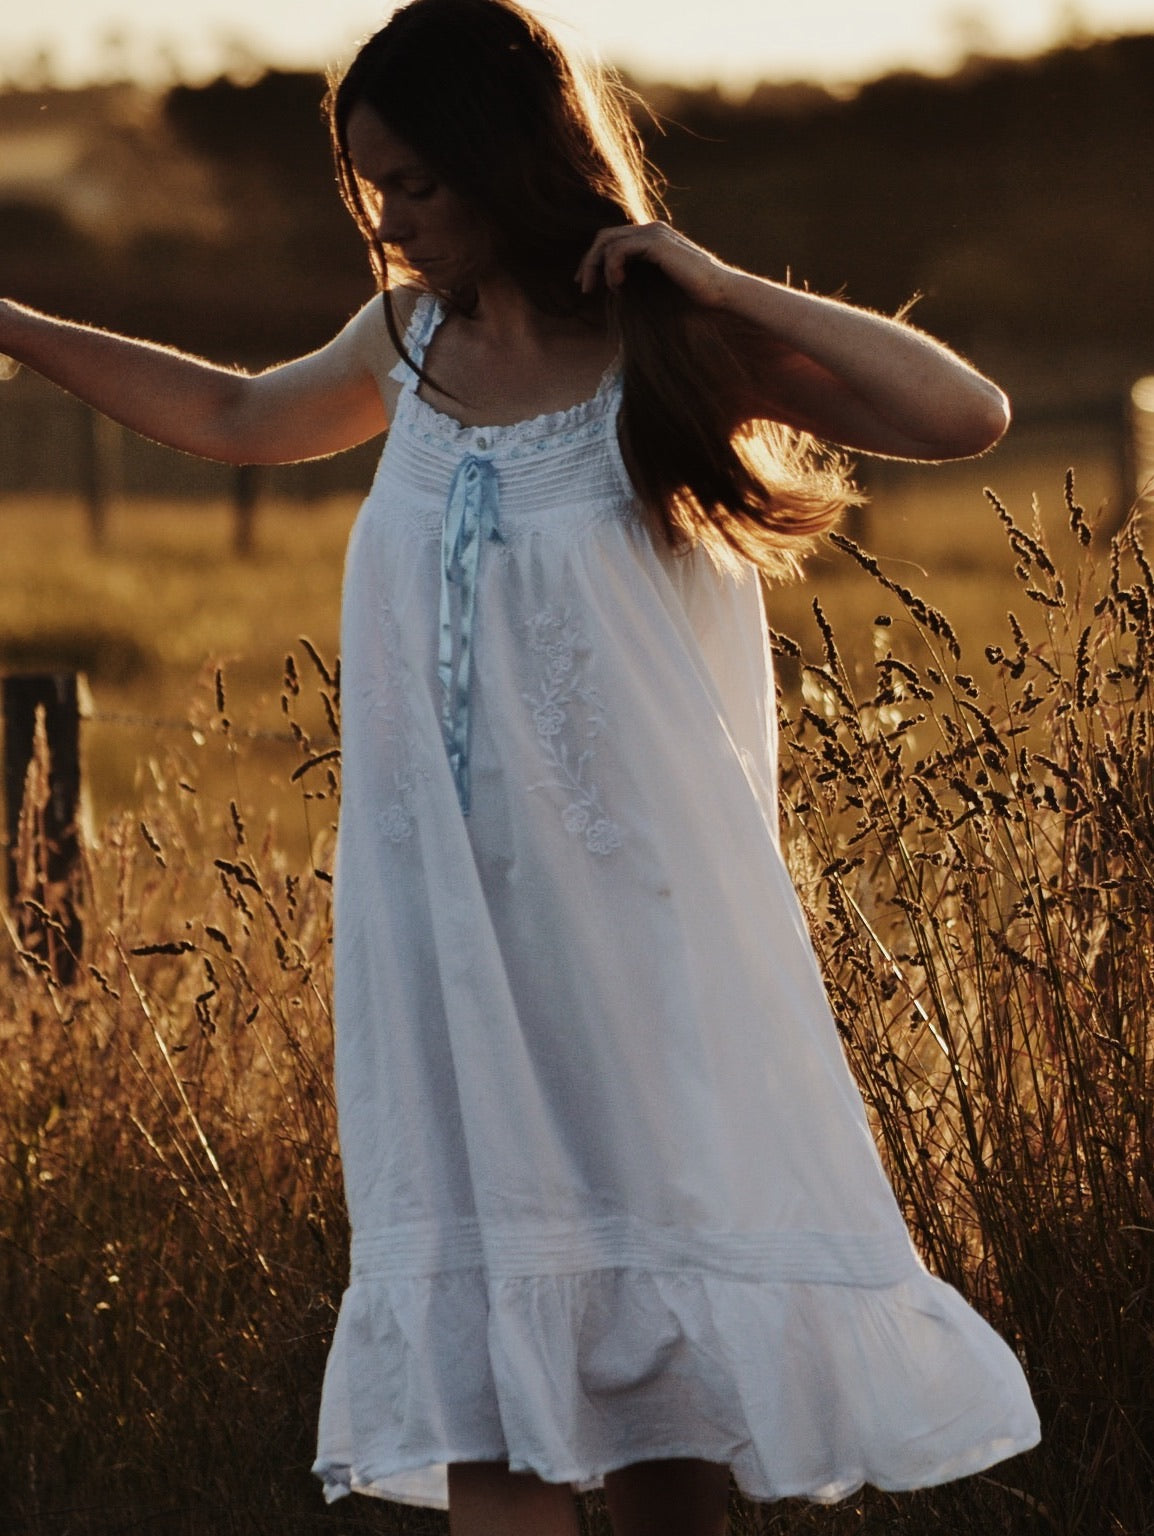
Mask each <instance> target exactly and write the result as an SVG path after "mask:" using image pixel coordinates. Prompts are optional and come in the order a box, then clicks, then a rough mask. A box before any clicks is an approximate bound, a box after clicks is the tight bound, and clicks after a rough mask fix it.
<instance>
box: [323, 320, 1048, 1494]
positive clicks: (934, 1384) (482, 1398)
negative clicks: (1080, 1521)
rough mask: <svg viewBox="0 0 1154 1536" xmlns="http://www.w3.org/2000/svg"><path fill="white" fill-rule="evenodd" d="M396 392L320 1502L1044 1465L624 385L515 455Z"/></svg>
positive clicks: (354, 936) (1027, 1410) (715, 593)
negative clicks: (968, 1300)
mask: <svg viewBox="0 0 1154 1536" xmlns="http://www.w3.org/2000/svg"><path fill="white" fill-rule="evenodd" d="M440 313H441V311H440V308H439V306H438V305H437V304H436V302H435V301H434V300H432V299H431V298H423V299H421V300H420V301H419V302H418V305H417V309H416V312H415V314H414V317H413V323H412V325H411V326H410V330H409V337H408V350H409V352H410V355H412V356H413V357H414V358H415V359H416V360H418V361H419V360H420V359H421V357H422V356H423V353H424V348H425V346H426V345H427V342H428V339H429V336H430V335H431V333H432V330H433V329H434V328H435V325H436V323H437V321H438V319H439V317H440ZM396 377H398V378H399V379H400V380H401V381H402V383H403V388H402V392H401V398H400V402H399V405H398V408H397V411H396V415H395V421H394V423H393V426H392V429H391V431H390V433H389V438H388V442H387V445H386V447H385V450H384V453H383V455H382V458H381V463H380V468H379V470H378V472H377V476H376V479H375V481H374V484H373V487H372V490H371V491H370V493H369V496H368V498H367V500H366V502H365V505H364V507H363V509H362V511H361V513H360V516H359V518H358V520H357V523H356V526H355V528H354V530H353V534H352V538H351V542H350V545H349V552H348V561H347V567H346V573H345V589H344V617H343V632H342V657H343V668H344V684H343V689H342V693H343V717H344V718H343V759H344V761H343V798H342V809H341V826H340V840H339V849H338V855H337V866H336V871H337V872H336V940H335V942H336V1000H335V1001H336V1034H337V1042H336V1048H337V1056H336V1082H337V1096H338V1107H339V1115H340V1134H341V1151H342V1157H343V1162H344V1172H345V1182H346V1190H347V1197H348V1206H349V1213H350V1217H351V1221H352V1228H353V1241H352V1272H351V1280H350V1284H349V1288H348V1290H347V1291H346V1293H345V1296H344V1299H343V1302H342V1305H341V1310H340V1317H339V1321H338V1324H337V1328H336V1334H335V1337H334V1340H333V1345H332V1351H331V1355H330V1358H329V1363H328V1368H327V1371H326V1375H325V1384H324V1398H323V1405H322V1409H321V1425H320V1445H319V1453H318V1459H317V1463H316V1469H315V1470H316V1471H317V1472H318V1474H319V1475H320V1476H321V1477H322V1478H323V1479H324V1483H325V1490H326V1493H327V1495H328V1496H329V1497H330V1498H336V1497H339V1496H340V1495H341V1494H342V1493H345V1492H347V1491H348V1490H350V1489H355V1490H359V1491H362V1492H367V1493H375V1494H380V1495H383V1496H385V1497H387V1498H393V1499H399V1500H403V1501H407V1502H412V1503H419V1504H428V1505H440V1506H443V1505H444V1504H445V1502H446V1474H445V1465H446V1463H447V1462H451V1461H459V1460H469V1461H483V1460H502V1461H508V1462H509V1463H510V1464H511V1466H512V1467H513V1468H514V1469H515V1470H517V1469H528V1470H532V1471H534V1472H536V1473H538V1474H539V1475H540V1476H541V1477H543V1478H546V1479H548V1480H550V1481H555V1482H570V1483H574V1484H578V1485H589V1484H593V1483H595V1482H596V1481H597V1480H598V1478H599V1477H600V1476H602V1475H603V1474H604V1473H605V1472H607V1471H610V1470H612V1469H614V1468H616V1467H620V1466H623V1465H626V1464H628V1463H630V1462H634V1461H642V1460H649V1459H652V1458H658V1457H677V1456H695V1457H703V1458H706V1459H710V1460H714V1461H719V1462H726V1463H729V1464H730V1465H731V1466H732V1468H733V1472H734V1474H735V1476H736V1479H737V1482H738V1484H739V1486H740V1487H741V1489H742V1490H743V1491H744V1492H745V1493H746V1494H747V1495H750V1496H753V1497H755V1498H762V1499H768V1498H777V1497H780V1496H784V1495H797V1494H800V1495H806V1496H809V1497H811V1498H815V1499H821V1500H831V1499H836V1498H838V1497H840V1496H842V1495H845V1494H847V1493H849V1492H851V1491H852V1490H853V1489H855V1488H857V1487H858V1486H859V1485H861V1484H862V1483H863V1482H870V1483H873V1484H875V1485H877V1486H878V1487H881V1488H891V1489H893V1488H910V1487H919V1486H924V1485H928V1484H932V1483H937V1482H941V1481H944V1480H946V1479H949V1478H954V1477H959V1476H962V1475H963V1474H966V1473H970V1472H974V1471H976V1470H978V1469H979V1468H982V1467H985V1466H987V1465H989V1464H990V1463H992V1462H994V1461H997V1460H999V1459H1001V1458H1003V1457H1006V1456H1009V1455H1012V1454H1014V1453H1015V1452H1017V1451H1021V1450H1024V1449H1025V1448H1027V1447H1028V1446H1030V1445H1032V1444H1034V1443H1035V1442H1036V1440H1037V1438H1038V1421H1037V1417H1036V1415H1035V1412H1034V1408H1033V1405H1032V1403H1031V1400H1030V1396H1029V1392H1028V1390H1027V1387H1026V1384H1025V1381H1024V1379H1023V1376H1022V1372H1021V1370H1020V1368H1019V1365H1018V1362H1017V1360H1016V1359H1015V1357H1014V1355H1013V1354H1012V1353H1011V1351H1010V1350H1009V1349H1008V1348H1007V1347H1006V1345H1005V1344H1004V1343H1003V1342H1002V1341H1001V1340H1000V1339H999V1338H998V1337H997V1336H996V1335H995V1334H994V1333H993V1331H992V1330H991V1329H990V1328H989V1327H988V1326H987V1324H986V1323H985V1322H983V1321H982V1319H981V1318H979V1317H978V1316H977V1314H976V1313H974V1312H973V1311H971V1310H970V1309H969V1307H968V1306H967V1305H966V1304H965V1302H963V1300H962V1299H961V1297H960V1296H959V1295H958V1294H957V1293H956V1292H955V1291H954V1290H952V1289H951V1288H950V1287H948V1286H947V1285H945V1284H944V1283H943V1282H941V1281H940V1280H937V1279H935V1278H934V1277H932V1276H931V1275H930V1274H928V1273H927V1271H926V1270H925V1269H924V1268H923V1266H922V1265H921V1263H920V1262H919V1260H918V1257H917V1255H916V1254H915V1251H914V1249H913V1247H912V1245H911V1243H910V1240H909V1237H908V1235H907V1232H906V1230H905V1227H904V1224H903V1222H902V1219H901V1216H900V1213H899V1211H898V1207H897V1205H896V1202H895V1200H894V1198H893V1195H892V1192H891V1190H890V1188H889V1186H888V1184H887V1182H886V1179H885V1176H884V1173H883V1170H882V1167H881V1164H880V1161H879V1159H878V1156H877V1152H876V1150H875V1148H874V1145H873V1143H872V1140H871V1137H870V1133H869V1129H868V1126H867V1122H866V1117H865V1113H864V1109H863V1106H862V1102H861V1099H860V1097H859V1095H858V1093H857V1090H856V1088H855V1085H854V1083H853V1081H852V1078H851V1076H850V1073H849V1070H848V1068H847V1066H846V1063H845V1060H844V1057H843V1055H842V1051H841V1047H840V1045H839V1042H838V1037H837V1033H836V1029H835V1026H834V1023H833V1020H832V1017H831V1015H830V1012H829V1008H828V1005H827V1002H826V999H825V995H824V991H823V987H822V983H821V979H820V975H819V972H818V968H817V964H816V961H815V958H814V955H813V951H812V948H811V945H810V942H809V938H808V935H807V933H806V929H805V925H804V920H803V917H802V914H801V911H800V908H799V905H798V902H797V899H796V896H795V893H794V891H793V888H792V886H791V883H790V879H789V875H788V873H787V870H786V867H785V864H784V862H783V859H782V855H781V850H780V848H779V844H778V837H777V830H776V808H775V787H774V786H775V777H776V762H775V740H774V730H775V725H774V720H775V716H774V708H773V700H772V679H771V669H770V659H769V655H768V650H767V646H766V640H765V624H764V616H763V613H762V608H761V597H760V586H759V583H758V582H757V580H756V579H754V578H753V576H752V574H751V575H749V576H748V577H747V578H746V579H744V580H737V579H732V578H730V577H725V576H721V575H719V574H718V573H717V572H716V571H715V570H714V568H713V567H712V565H711V564H710V563H709V561H708V560H707V559H706V558H705V557H704V556H702V555H699V554H694V555H691V556H688V557H682V558H677V557H673V556H671V555H669V554H668V553H665V552H663V551H661V550H659V549H657V548H655V546H654V543H653V542H652V541H651V539H650V537H649V535H648V533H647V532H646V531H645V529H644V527H643V526H642V523H641V522H640V520H639V519H638V517H637V514H636V502H635V498H634V495H633V492H632V489H631V487H630V483H629V480H628V477H627V474H626V471H625V469H624V466H623V463H622V460H621V455H620V451H619V448H618V444H617V436H616V431H615V425H616V417H617V411H618V407H619V404H620V381H619V379H618V378H617V377H616V376H614V375H613V374H610V375H608V376H607V377H606V379H605V380H604V381H603V382H602V385H601V387H600V389H599V390H598V392H597V394H596V395H595V396H594V397H593V398H592V399H590V400H588V401H586V402H585V403H583V404H581V405H579V406H576V407H575V408H574V409H572V410H568V411H564V412H561V413H559V414H554V415H550V416H544V417H540V418H538V419H536V420H533V421H529V422H524V423H519V424H517V425H515V426H503V427H497V428H493V429H489V428H476V427H461V426H459V425H458V424H457V423H456V422H454V421H452V420H451V419H450V418H449V417H447V416H445V415H443V414H441V413H439V412H437V411H436V410H434V409H433V408H432V407H431V406H430V405H428V404H427V402H425V401H423V400H421V399H420V398H419V396H418V395H417V394H416V391H415V381H414V376H413V375H412V373H411V371H410V370H408V369H407V368H405V367H404V365H401V366H400V368H399V369H398V371H397V374H396ZM446 526H448V532H447V533H445V529H446ZM443 536H444V540H445V542H446V544H447V545H448V546H449V549H448V554H449V571H448V575H443V574H442V543H443ZM465 805H467V807H468V813H467V815H466V814H464V812H463V806H465Z"/></svg>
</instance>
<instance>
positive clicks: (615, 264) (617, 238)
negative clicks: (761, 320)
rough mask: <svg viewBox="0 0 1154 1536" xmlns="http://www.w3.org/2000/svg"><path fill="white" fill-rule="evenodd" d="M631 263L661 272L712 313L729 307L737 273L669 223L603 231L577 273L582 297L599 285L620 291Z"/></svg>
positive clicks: (628, 225) (637, 225)
mask: <svg viewBox="0 0 1154 1536" xmlns="http://www.w3.org/2000/svg"><path fill="white" fill-rule="evenodd" d="M631 261H647V262H650V263H651V264H652V265H653V266H655V267H659V268H660V269H661V271H662V272H664V273H665V275H666V276H667V277H669V278H671V279H672V280H673V282H675V283H676V284H677V286H678V287H679V288H680V289H682V291H683V292H684V293H686V294H687V295H688V296H689V297H690V298H691V299H692V300H693V301H694V302H695V303H697V304H700V305H702V306H703V307H704V308H707V309H712V308H715V307H717V306H720V305H723V304H724V302H725V293H726V288H727V284H728V282H730V281H731V280H732V279H733V278H734V277H735V276H736V275H737V273H736V269H735V268H733V267H727V266H726V265H725V263H724V262H722V261H719V260H718V259H717V257H716V256H711V255H710V254H709V252H708V251H706V250H702V248H701V246H699V245H694V243H693V241H692V240H688V239H686V237H685V236H684V235H683V234H680V233H679V232H678V231H677V230H676V229H673V228H671V226H670V225H668V224H661V223H654V224H614V225H612V226H610V227H609V228H608V229H602V230H600V231H599V232H598V234H597V237H596V239H595V240H594V241H593V244H592V245H591V246H590V247H589V249H588V251H586V253H585V255H584V257H583V258H582V261H581V265H580V266H579V267H578V268H577V283H578V286H579V287H580V289H581V292H582V293H592V292H593V290H594V289H595V288H596V287H597V284H598V283H599V282H603V283H604V284H605V286H606V287H607V288H610V289H616V288H620V286H621V284H622V283H623V282H624V281H625V276H626V269H627V266H628V264H629V262H631Z"/></svg>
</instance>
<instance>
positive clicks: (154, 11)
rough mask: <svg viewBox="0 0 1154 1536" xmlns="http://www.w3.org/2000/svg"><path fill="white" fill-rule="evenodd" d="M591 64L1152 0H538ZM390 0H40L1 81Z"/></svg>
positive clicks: (365, 14) (676, 63)
mask: <svg viewBox="0 0 1154 1536" xmlns="http://www.w3.org/2000/svg"><path fill="white" fill-rule="evenodd" d="M535 9H537V10H538V11H539V13H540V14H541V15H542V16H544V17H546V18H547V19H549V20H552V21H554V22H559V23H561V29H562V30H563V31H567V32H568V35H569V36H570V37H571V38H572V37H574V36H576V37H580V38H583V39H584V40H585V42H586V43H587V44H588V45H589V46H590V47H591V48H592V50H593V51H594V52H595V53H597V54H599V55H600V56H601V57H602V58H604V59H606V60H608V61H610V62H612V63H617V64H620V65H623V66H625V67H626V68H628V69H630V70H632V71H633V72H634V73H636V74H638V75H640V76H642V77H647V78H650V79H665V80H676V81H682V82H689V83H700V82H703V81H708V80H717V81H719V82H721V83H722V84H723V85H725V86H728V87H729V88H730V89H733V90H740V89H742V88H743V87H744V86H747V85H749V84H751V83H752V82H753V81H755V80H757V79H763V78H764V79H772V78H777V79H787V78H809V79H818V80H823V81H826V82H829V83H834V84H836V83H839V82H852V81H854V80H860V79H864V78H867V77H869V76H870V75H874V74H877V73H880V72H883V71H884V70H887V69H892V68H896V67H902V66H912V67H914V68H918V69H925V70H930V71H939V70H948V69H949V68H950V67H952V65H953V64H955V63H956V62H957V61H958V60H959V59H960V58H961V57H963V56H964V55H965V54H966V53H969V52H976V51H989V52H1008V53H1028V52H1034V51H1037V50H1039V49H1042V48H1045V47H1047V46H1049V45H1050V44H1052V43H1053V42H1054V41H1056V40H1057V39H1058V38H1069V37H1071V36H1078V35H1093V34H1099V33H1110V32H1134V31H1154V0H987V3H983V0H875V3H869V0H791V3H788V4H787V3H778V0H692V3H685V0H541V3H537V4H536V5H535ZM388 10H389V5H388V0H40V3H37V4H22V3H19V0H5V3H4V4H3V6H2V7H0V79H4V80H7V81H10V82H14V83H18V82H20V81H21V80H22V79H35V78H39V77H40V76H42V75H43V73H44V66H43V64H42V63H37V61H36V55H37V54H38V53H40V52H41V51H46V53H47V56H48V57H49V59H50V60H51V63H50V66H49V70H50V74H51V76H52V77H53V78H55V79H57V80H60V81H62V82H64V83H74V82H79V81H82V80H88V79H108V78H114V77H117V76H122V75H124V74H133V75H141V76H146V77H148V76H151V77H153V78H162V79H163V78H171V76H172V75H173V74H176V73H179V74H181V75H183V76H184V77H186V78H197V77H203V76H206V75H210V74H215V73H218V72H219V71H220V70H221V69H222V68H233V69H235V68H243V66H244V61H245V59H246V57H247V58H248V60H249V61H250V62H251V61H253V60H255V59H259V60H262V61H266V62H269V63H273V64H279V65H282V66H293V65H295V66H302V65H304V66H309V65H323V64H327V63H334V62H339V61H340V60H341V59H342V58H344V57H346V56H347V55H348V53H349V52H350V51H351V49H352V47H353V46H354V45H355V42H356V40H357V39H358V38H359V37H363V36H364V35H366V34H367V33H369V32H371V31H372V30H373V29H374V28H375V27H376V26H378V25H379V24H380V22H381V20H382V18H383V17H384V16H385V15H387V13H388Z"/></svg>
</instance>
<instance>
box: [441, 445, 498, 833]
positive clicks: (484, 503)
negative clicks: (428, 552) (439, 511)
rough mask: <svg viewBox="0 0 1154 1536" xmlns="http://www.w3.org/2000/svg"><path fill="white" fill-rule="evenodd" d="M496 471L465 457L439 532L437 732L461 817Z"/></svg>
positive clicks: (493, 530)
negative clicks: (480, 577) (480, 585)
mask: <svg viewBox="0 0 1154 1536" xmlns="http://www.w3.org/2000/svg"><path fill="white" fill-rule="evenodd" d="M499 505H500V500H499V496H498V489H497V470H496V468H495V466H494V465H493V463H492V462H491V461H490V460H489V459H482V458H478V457H477V456H476V454H472V453H470V454H466V456H465V457H464V458H463V459H462V460H461V462H460V464H459V465H458V466H457V472H456V474H455V475H454V476H453V483H452V486H451V487H450V489H449V501H448V505H447V506H446V508H445V522H444V527H443V529H442V532H441V644H440V651H439V654H438V658H437V676H438V677H439V678H440V680H441V729H442V732H443V734H444V738H445V750H446V752H447V753H448V754H449V767H450V768H451V769H452V772H453V781H454V783H455V784H456V786H457V799H458V800H459V801H460V805H461V814H462V815H463V816H467V815H468V814H469V739H470V733H471V724H470V718H469V694H470V688H469V680H470V676H471V674H472V667H473V625H474V619H475V614H476V602H477V571H478V568H479V565H480V559H481V544H482V542H483V541H484V540H485V539H492V540H494V541H496V542H500V539H501V532H500V529H499V527H498V524H497V517H498V510H499Z"/></svg>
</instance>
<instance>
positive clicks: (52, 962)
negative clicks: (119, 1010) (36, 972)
mask: <svg viewBox="0 0 1154 1536" xmlns="http://www.w3.org/2000/svg"><path fill="white" fill-rule="evenodd" d="M2 702H3V711H4V795H5V802H6V805H7V826H8V898H9V902H10V904H11V906H12V910H13V913H14V916H15V920H16V926H17V929H18V931H19V934H20V939H21V942H22V943H23V945H24V947H25V948H26V949H28V950H29V951H31V953H32V954H34V955H37V956H38V957H39V958H40V959H41V960H43V961H44V962H45V964H46V965H48V966H49V967H50V968H51V971H52V973H53V975H54V976H55V977H56V979H57V980H58V981H60V982H62V983H63V984H64V985H68V983H70V982H71V981H73V980H74V978H75V976H76V970H77V965H78V963H79V960H80V955H81V949H82V946H83V939H84V929H83V923H82V920H81V898H82V879H81V860H80V679H79V678H78V676H77V675H76V673H74V672H54V673H35V674H27V675H24V676H14V677H5V678H4V680H3V690H2Z"/></svg>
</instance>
